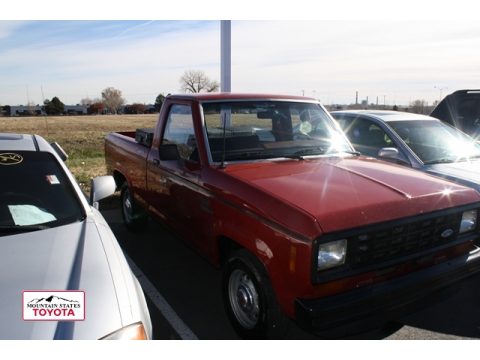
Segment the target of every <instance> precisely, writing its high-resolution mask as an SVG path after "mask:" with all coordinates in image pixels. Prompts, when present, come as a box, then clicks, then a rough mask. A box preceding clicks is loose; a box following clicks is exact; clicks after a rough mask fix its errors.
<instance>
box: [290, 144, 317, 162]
mask: <svg viewBox="0 0 480 360" xmlns="http://www.w3.org/2000/svg"><path fill="white" fill-rule="evenodd" d="M323 154H325V150H324V149H323V148H321V147H320V146H310V147H308V148H304V149H301V150H298V151H295V152H294V153H292V154H288V155H283V154H282V157H286V158H288V159H298V160H303V157H304V156H309V155H323Z"/></svg>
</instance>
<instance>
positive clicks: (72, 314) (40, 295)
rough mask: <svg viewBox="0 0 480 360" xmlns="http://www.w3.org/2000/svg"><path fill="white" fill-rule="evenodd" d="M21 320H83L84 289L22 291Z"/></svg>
mask: <svg viewBox="0 0 480 360" xmlns="http://www.w3.org/2000/svg"><path fill="white" fill-rule="evenodd" d="M22 297H23V320H27V321H31V320H36V321H38V320H40V321H68V320H70V321H79V320H85V291H44V290H38V291H31V290H25V291H24V292H23V296H22Z"/></svg>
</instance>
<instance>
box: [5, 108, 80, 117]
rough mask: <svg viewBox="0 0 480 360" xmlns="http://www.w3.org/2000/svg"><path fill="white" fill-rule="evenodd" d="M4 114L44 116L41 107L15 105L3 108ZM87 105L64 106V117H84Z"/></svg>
mask: <svg viewBox="0 0 480 360" xmlns="http://www.w3.org/2000/svg"><path fill="white" fill-rule="evenodd" d="M3 108H4V111H3V112H4V113H5V115H6V116H35V115H46V113H45V110H44V109H43V106H40V105H35V106H26V105H17V106H4V107H3ZM87 109H88V106H87V105H65V108H64V112H63V113H64V114H65V115H86V114H87Z"/></svg>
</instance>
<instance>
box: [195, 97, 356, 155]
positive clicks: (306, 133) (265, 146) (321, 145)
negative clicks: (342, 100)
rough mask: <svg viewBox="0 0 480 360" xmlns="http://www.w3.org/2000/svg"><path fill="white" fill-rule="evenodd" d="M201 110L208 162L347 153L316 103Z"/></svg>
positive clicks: (223, 106)
mask: <svg viewBox="0 0 480 360" xmlns="http://www.w3.org/2000/svg"><path fill="white" fill-rule="evenodd" d="M202 106H203V113H204V119H205V126H206V130H207V136H208V143H209V146H210V153H211V156H212V160H213V161H214V162H220V161H222V160H225V161H231V160H257V159H267V158H276V157H288V158H299V157H303V156H311V155H323V154H332V153H339V152H352V151H353V149H352V147H351V146H350V144H349V143H348V141H347V140H346V138H345V137H344V135H343V134H342V133H341V131H339V129H337V128H336V127H335V124H334V122H333V121H332V120H331V118H330V117H329V116H328V114H327V113H326V112H325V111H324V110H323V109H322V107H321V106H320V105H318V104H316V103H301V102H293V101H292V102H289V101H240V102H208V103H203V104H202Z"/></svg>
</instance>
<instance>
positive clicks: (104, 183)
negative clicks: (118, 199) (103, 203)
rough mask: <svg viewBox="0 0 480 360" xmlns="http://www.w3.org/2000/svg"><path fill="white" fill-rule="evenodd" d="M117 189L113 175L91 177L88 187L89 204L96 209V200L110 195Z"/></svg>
mask: <svg viewBox="0 0 480 360" xmlns="http://www.w3.org/2000/svg"><path fill="white" fill-rule="evenodd" d="M116 189H117V184H115V179H114V178H113V176H110V175H107V176H97V177H95V178H93V179H92V185H91V188H90V204H91V205H92V206H93V207H94V208H95V209H98V202H99V201H100V200H102V199H105V198H107V197H109V196H112V195H113V194H114V193H115V190H116Z"/></svg>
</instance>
